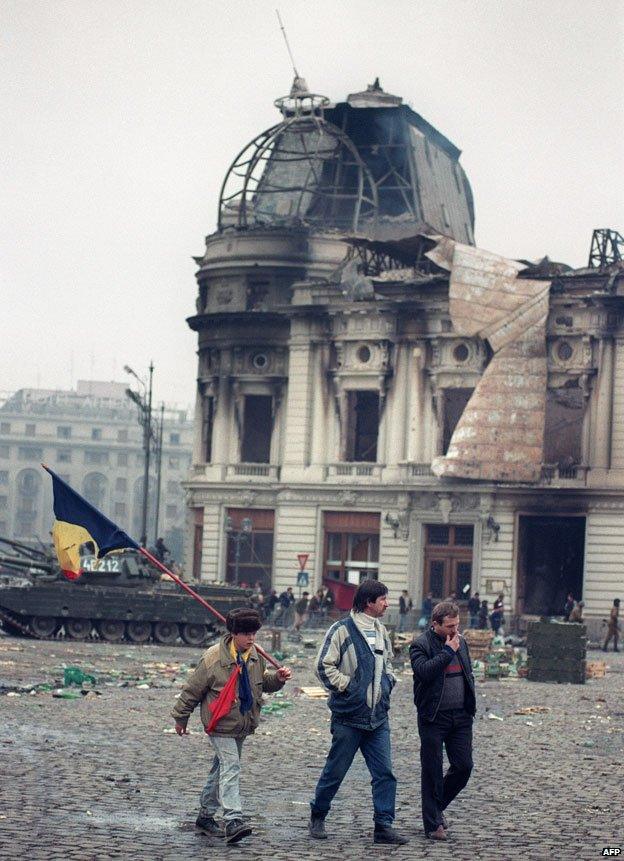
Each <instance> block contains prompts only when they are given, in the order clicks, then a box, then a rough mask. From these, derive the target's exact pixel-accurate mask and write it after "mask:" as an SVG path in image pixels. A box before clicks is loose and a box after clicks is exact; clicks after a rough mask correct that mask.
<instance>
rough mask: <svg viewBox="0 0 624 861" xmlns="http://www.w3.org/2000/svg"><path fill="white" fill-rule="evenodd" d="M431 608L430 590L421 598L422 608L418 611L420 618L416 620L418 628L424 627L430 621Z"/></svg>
mask: <svg viewBox="0 0 624 861" xmlns="http://www.w3.org/2000/svg"><path fill="white" fill-rule="evenodd" d="M432 610H433V595H432V594H431V592H429V594H428V595H427V596H426V598H423V602H422V610H421V611H420V619H419V621H418V627H419V628H426V627H427V625H428V624H429V622H430V621H431V611H432Z"/></svg>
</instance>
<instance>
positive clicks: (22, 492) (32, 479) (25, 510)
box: [15, 469, 41, 538]
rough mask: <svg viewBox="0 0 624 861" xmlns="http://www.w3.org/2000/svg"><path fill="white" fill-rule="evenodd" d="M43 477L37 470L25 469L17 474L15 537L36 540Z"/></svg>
mask: <svg viewBox="0 0 624 861" xmlns="http://www.w3.org/2000/svg"><path fill="white" fill-rule="evenodd" d="M40 495H41V476H40V475H39V473H38V472H37V470H36V469H23V470H21V472H18V474H17V510H16V512H15V535H16V537H17V538H34V537H35V536H36V534H37V528H36V526H37V518H38V516H39V509H40V504H39V503H40Z"/></svg>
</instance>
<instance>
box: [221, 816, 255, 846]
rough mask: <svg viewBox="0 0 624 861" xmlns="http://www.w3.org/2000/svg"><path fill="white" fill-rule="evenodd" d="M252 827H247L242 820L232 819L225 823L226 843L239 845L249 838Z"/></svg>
mask: <svg viewBox="0 0 624 861" xmlns="http://www.w3.org/2000/svg"><path fill="white" fill-rule="evenodd" d="M250 834H251V825H247V824H246V823H244V822H243V820H242V819H231V820H230V821H229V822H226V823H225V842H226V843H238V841H239V840H242V839H243V837H249V835H250Z"/></svg>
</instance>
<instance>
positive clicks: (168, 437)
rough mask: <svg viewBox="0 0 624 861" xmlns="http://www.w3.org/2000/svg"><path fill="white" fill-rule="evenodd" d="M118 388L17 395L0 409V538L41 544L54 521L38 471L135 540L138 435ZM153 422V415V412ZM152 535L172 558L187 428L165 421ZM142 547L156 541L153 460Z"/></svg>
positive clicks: (140, 463) (179, 542) (174, 419)
mask: <svg viewBox="0 0 624 861" xmlns="http://www.w3.org/2000/svg"><path fill="white" fill-rule="evenodd" d="M125 391H126V385H125V384H124V383H108V382H104V383H103V382H96V381H84V380H80V381H78V384H77V387H76V389H75V390H67V391H65V390H47V389H20V390H19V391H17V392H15V393H13V394H11V395H9V396H7V397H5V399H4V402H3V403H2V405H1V406H0V536H3V537H7V538H11V539H15V540H18V541H19V540H26V541H36V540H40V541H43V542H44V543H47V542H48V541H49V531H50V529H51V528H52V523H53V520H54V515H53V511H52V487H51V482H50V481H49V478H48V477H47V476H46V474H45V473H44V472H43V470H42V469H41V467H40V464H41V463H45V464H47V465H48V466H50V468H51V469H53V470H54V471H55V472H56V473H57V474H58V475H60V476H61V478H63V479H65V481H67V482H68V483H69V484H71V486H72V487H74V488H75V489H76V490H77V491H78V492H79V493H81V494H82V495H83V496H84V497H85V498H86V499H88V500H89V501H90V502H91V503H92V504H93V505H95V506H96V507H97V508H99V509H100V510H101V511H102V512H104V513H105V514H107V515H108V516H109V517H110V518H111V519H112V520H113V521H115V522H116V523H118V524H119V526H120V527H121V528H122V529H124V530H126V531H127V532H128V533H129V534H130V535H133V536H136V537H137V539H138V537H139V536H140V533H141V523H142V501H143V476H144V455H143V431H142V429H141V427H140V426H139V424H138V422H137V408H136V406H134V405H133V404H132V403H130V401H129V400H128V398H127V397H126V395H125ZM154 415H155V418H157V414H156V413H155V414H154ZM164 419H165V420H164V425H163V428H164V432H163V448H162V466H161V495H160V505H159V527H158V529H159V534H160V535H162V536H163V537H164V538H165V543H166V544H167V546H168V547H169V549H170V550H171V553H172V556H173V557H174V558H176V559H178V560H181V558H182V554H183V549H184V537H183V536H184V524H185V502H184V491H183V489H182V484H181V481H182V478H183V477H185V476H186V475H187V474H188V469H189V465H190V461H191V450H192V438H193V430H192V422H191V421H190V420H188V419H187V416H186V413H184V412H183V411H177V410H176V411H166V412H165V416H164ZM152 466H153V468H152V470H151V471H150V472H151V474H150V484H149V505H148V544H152V543H153V541H154V539H155V511H156V488H157V468H156V466H157V465H156V463H155V462H154V459H153V460H152Z"/></svg>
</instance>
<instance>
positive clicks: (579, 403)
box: [544, 380, 585, 467]
mask: <svg viewBox="0 0 624 861" xmlns="http://www.w3.org/2000/svg"><path fill="white" fill-rule="evenodd" d="M584 412H585V397H584V395H583V391H582V389H581V388H580V387H579V384H578V380H574V381H573V382H572V385H568V386H566V387H565V388H562V389H548V392H547V396H546V423H545V427H544V463H549V464H558V465H559V466H562V467H570V466H574V465H575V464H578V463H582V462H583V414H584Z"/></svg>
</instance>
